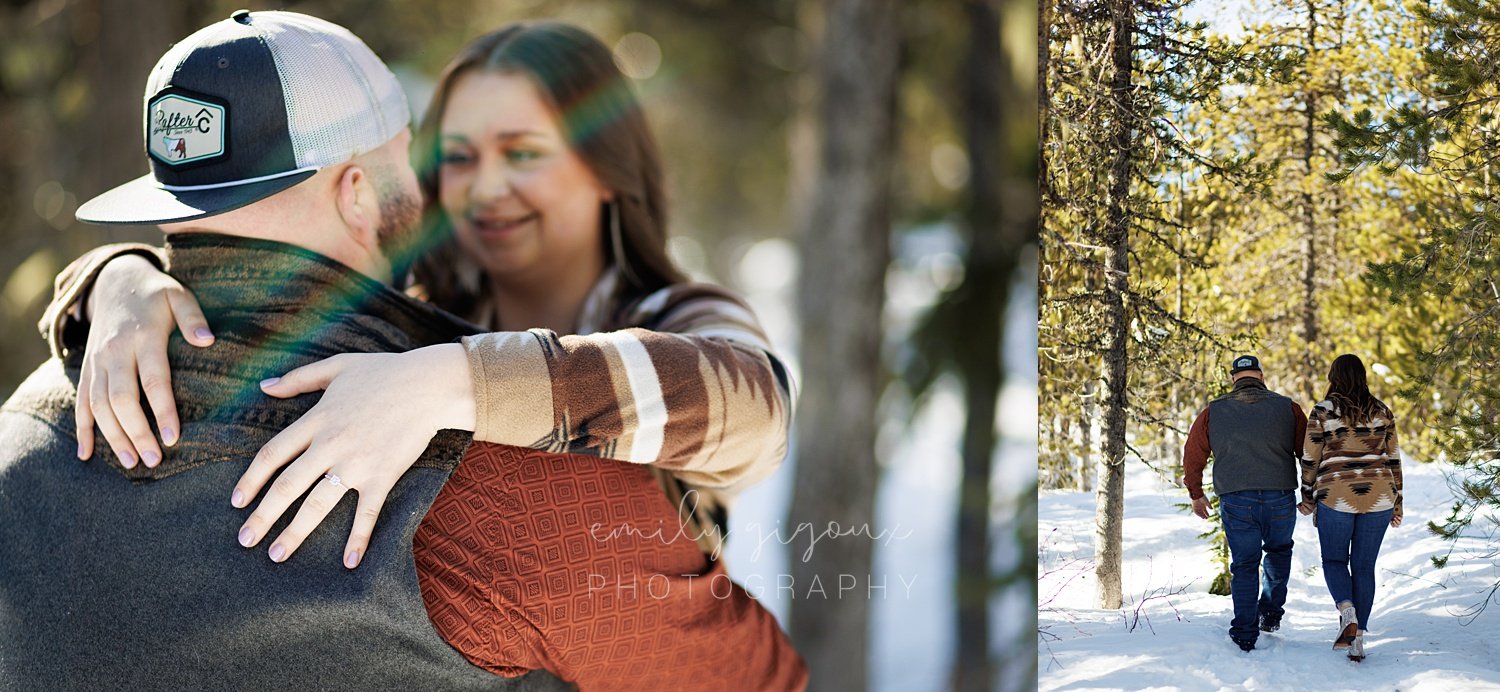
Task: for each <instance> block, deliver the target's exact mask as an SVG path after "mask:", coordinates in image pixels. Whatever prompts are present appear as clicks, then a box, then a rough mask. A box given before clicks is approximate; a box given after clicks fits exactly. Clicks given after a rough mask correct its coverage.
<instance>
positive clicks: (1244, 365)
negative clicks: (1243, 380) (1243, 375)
mask: <svg viewBox="0 0 1500 692" xmlns="http://www.w3.org/2000/svg"><path fill="white" fill-rule="evenodd" d="M1250 362H1251V361H1250V359H1249V358H1241V359H1240V360H1239V362H1238V363H1235V364H1234V366H1235V367H1237V368H1248V367H1250Z"/></svg>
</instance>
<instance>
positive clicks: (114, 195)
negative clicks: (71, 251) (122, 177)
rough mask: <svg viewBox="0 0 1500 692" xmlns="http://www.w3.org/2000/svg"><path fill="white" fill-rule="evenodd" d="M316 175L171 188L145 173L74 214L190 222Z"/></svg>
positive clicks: (102, 220)
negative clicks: (163, 185) (205, 188)
mask: <svg viewBox="0 0 1500 692" xmlns="http://www.w3.org/2000/svg"><path fill="white" fill-rule="evenodd" d="M316 174H317V171H316V170H309V171H302V172H299V173H297V174H295V175H289V176H286V177H283V178H272V179H271V180H263V181H260V182H255V183H246V184H244V185H233V186H230V187H221V188H214V189H211V190H188V191H172V190H166V189H163V188H162V186H161V183H159V182H157V181H156V178H155V177H153V176H152V175H151V174H149V173H147V174H146V175H143V176H141V177H139V178H136V179H135V180H132V181H130V182H128V183H125V184H124V185H121V186H119V187H117V188H115V189H113V190H110V191H109V192H106V193H104V194H102V195H99V196H98V197H95V198H93V199H91V200H89V201H88V202H85V203H84V205H83V206H81V207H79V208H78V212H77V213H76V214H74V216H75V217H77V218H78V220H79V221H83V222H86V223H98V224H159V223H176V222H179V221H192V220H194V219H202V218H207V217H210V216H214V215H216V214H223V213H224V212H228V211H234V210H235V209H239V208H240V207H243V206H245V205H247V204H252V203H254V202H259V201H260V200H263V199H265V198H267V197H270V196H271V195H274V194H276V193H278V192H281V191H282V190H285V189H287V188H289V187H291V186H293V185H296V184H297V183H300V182H302V181H304V180H307V179H308V178H311V177H313V176H314V175H316Z"/></svg>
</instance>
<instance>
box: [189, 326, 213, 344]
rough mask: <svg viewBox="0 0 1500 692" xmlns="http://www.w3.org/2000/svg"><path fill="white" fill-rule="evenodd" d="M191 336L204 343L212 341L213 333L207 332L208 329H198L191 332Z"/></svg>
mask: <svg viewBox="0 0 1500 692" xmlns="http://www.w3.org/2000/svg"><path fill="white" fill-rule="evenodd" d="M193 335H194V336H196V337H198V338H199V339H202V340H204V341H212V340H213V338H214V333H213V332H211V331H208V327H199V328H197V329H194V330H193Z"/></svg>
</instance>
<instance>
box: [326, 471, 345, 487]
mask: <svg viewBox="0 0 1500 692" xmlns="http://www.w3.org/2000/svg"><path fill="white" fill-rule="evenodd" d="M323 477H324V478H327V479H328V482H329V483H332V484H333V486H334V487H335V488H342V487H344V482H343V481H341V480H339V477H338V476H335V475H333V474H331V473H325V474H323Z"/></svg>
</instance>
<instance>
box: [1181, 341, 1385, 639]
mask: <svg viewBox="0 0 1500 692" xmlns="http://www.w3.org/2000/svg"><path fill="white" fill-rule="evenodd" d="M1229 374H1230V378H1231V379H1232V381H1233V383H1234V388H1233V390H1231V391H1230V392H1229V393H1228V394H1225V395H1224V396H1221V397H1219V398H1217V399H1214V400H1213V401H1212V402H1210V403H1209V404H1208V406H1206V407H1205V408H1204V409H1203V411H1202V412H1201V413H1199V414H1198V418H1197V420H1194V421H1193V427H1192V430H1191V431H1190V432H1189V433H1188V440H1187V445H1186V447H1185V448H1184V449H1183V457H1182V468H1183V479H1182V480H1183V485H1185V486H1187V489H1188V493H1189V494H1190V495H1191V496H1192V499H1193V513H1194V514H1196V515H1198V516H1199V517H1201V518H1203V519H1207V518H1208V516H1209V505H1208V498H1207V497H1205V496H1204V494H1203V469H1204V468H1205V467H1206V466H1207V465H1208V458H1209V455H1212V456H1213V458H1214V473H1213V479H1214V489H1215V490H1216V491H1217V492H1218V494H1219V514H1220V516H1221V517H1223V520H1224V536H1225V539H1226V541H1227V542H1228V544H1229V554H1230V565H1229V573H1230V576H1231V580H1230V587H1229V590H1230V594H1231V597H1232V599H1233V601H1234V619H1233V620H1232V621H1231V622H1230V624H1229V638H1230V639H1232V640H1234V643H1235V644H1238V645H1239V647H1240V649H1242V650H1244V651H1250V650H1253V649H1254V648H1255V641H1256V639H1257V638H1258V637H1259V636H1260V633H1261V632H1275V631H1276V630H1277V629H1279V628H1280V627H1281V622H1282V616H1283V614H1284V613H1285V612H1286V611H1285V609H1284V608H1283V606H1284V605H1285V604H1286V589H1287V579H1288V578H1289V577H1290V573H1291V566H1292V529H1293V528H1294V526H1295V524H1296V515H1295V514H1294V513H1293V509H1294V508H1295V510H1296V511H1298V512H1301V513H1302V514H1304V515H1307V514H1311V515H1313V524H1314V525H1315V526H1317V528H1318V544H1319V547H1320V548H1321V550H1322V554H1323V578H1324V580H1325V581H1326V582H1327V584H1328V593H1329V595H1330V596H1331V597H1332V598H1333V602H1334V607H1335V608H1337V610H1338V617H1339V623H1338V634H1337V635H1336V636H1335V638H1334V641H1333V648H1334V649H1345V650H1347V651H1348V655H1349V658H1350V659H1351V660H1354V661H1362V660H1364V658H1365V631H1366V630H1367V629H1368V628H1369V626H1370V607H1371V605H1372V604H1373V603H1374V601H1375V558H1376V557H1377V556H1378V555H1379V554H1380V542H1381V540H1382V539H1383V538H1384V537H1385V530H1386V527H1387V526H1391V527H1396V526H1400V525H1401V451H1400V448H1399V447H1398V446H1397V443H1396V422H1395V417H1394V416H1393V415H1392V414H1391V409H1390V407H1388V406H1386V405H1385V404H1384V403H1383V402H1381V401H1380V400H1379V399H1376V398H1375V397H1374V396H1373V395H1372V394H1370V388H1369V385H1368V384H1367V383H1366V380H1365V365H1364V363H1363V362H1362V361H1361V360H1360V359H1359V357H1358V356H1354V355H1350V354H1345V355H1342V356H1339V357H1338V358H1336V359H1334V361H1333V366H1332V367H1331V368H1329V370H1328V393H1327V395H1325V396H1324V398H1323V400H1322V401H1320V402H1318V403H1317V404H1316V405H1314V406H1313V408H1312V416H1311V417H1310V418H1309V417H1307V416H1304V415H1303V413H1302V407H1301V406H1299V405H1298V404H1297V402H1295V401H1292V400H1291V399H1289V398H1287V397H1285V396H1282V395H1280V394H1277V393H1275V392H1273V391H1271V390H1269V389H1267V388H1266V385H1265V381H1264V373H1263V372H1262V371H1261V366H1260V360H1259V359H1258V358H1256V357H1255V356H1248V355H1247V356H1240V357H1238V358H1236V359H1234V362H1233V363H1232V364H1231V366H1230V370H1229ZM1294 459H1295V460H1299V461H1300V466H1301V469H1300V475H1301V479H1300V480H1301V483H1300V486H1301V490H1302V501H1301V502H1300V503H1298V502H1297V501H1296V498H1295V497H1294V496H1293V492H1294V491H1295V490H1296V489H1297V487H1298V485H1299V483H1298V475H1299V473H1298V463H1297V461H1294ZM1257 568H1259V572H1257Z"/></svg>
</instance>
